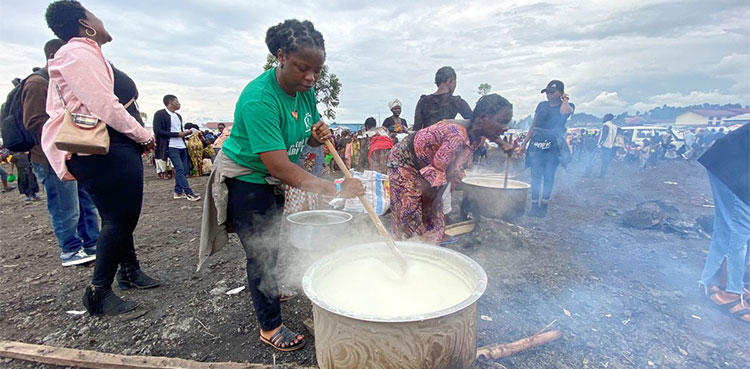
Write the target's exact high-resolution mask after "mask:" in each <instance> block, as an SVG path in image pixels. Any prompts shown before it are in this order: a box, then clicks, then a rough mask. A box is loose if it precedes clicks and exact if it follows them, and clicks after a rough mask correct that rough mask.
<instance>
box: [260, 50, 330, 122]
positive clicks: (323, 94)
mask: <svg viewBox="0 0 750 369" xmlns="http://www.w3.org/2000/svg"><path fill="white" fill-rule="evenodd" d="M278 65H279V61H278V60H276V57H275V56H273V55H271V54H268V55H266V64H264V65H263V70H264V71H265V70H269V69H271V68H275V67H276V66H278ZM341 86H342V84H341V80H339V77H338V76H336V74H334V73H329V72H328V66H327V65H324V66H323V70H322V71H321V72H320V77H319V78H318V81H317V82H315V87H314V88H315V99H316V100H317V102H318V104H323V105H325V110H323V111H322V112H321V114H322V115H323V116H325V117H326V118H328V119H331V120H333V119H336V108H337V107H338V106H339V93H340V92H341Z"/></svg>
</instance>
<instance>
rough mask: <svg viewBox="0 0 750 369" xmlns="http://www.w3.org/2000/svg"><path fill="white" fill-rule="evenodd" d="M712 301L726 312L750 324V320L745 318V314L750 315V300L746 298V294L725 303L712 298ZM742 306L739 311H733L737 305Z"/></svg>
mask: <svg viewBox="0 0 750 369" xmlns="http://www.w3.org/2000/svg"><path fill="white" fill-rule="evenodd" d="M711 302H713V303H714V306H715V307H717V308H718V309H720V310H721V311H722V312H724V313H725V314H727V315H729V316H731V317H733V318H735V319H737V320H739V321H741V322H745V323H748V324H750V320H746V319H743V318H742V317H744V316H750V302H748V301H746V300H745V296H743V295H740V298H738V299H737V300H734V301H731V302H727V303H724V304H720V303H719V302H718V301H716V300H714V299H713V298H711ZM738 305H739V306H740V308H741V309H739V310H737V311H732V309H734V308H735V307H737V306H738Z"/></svg>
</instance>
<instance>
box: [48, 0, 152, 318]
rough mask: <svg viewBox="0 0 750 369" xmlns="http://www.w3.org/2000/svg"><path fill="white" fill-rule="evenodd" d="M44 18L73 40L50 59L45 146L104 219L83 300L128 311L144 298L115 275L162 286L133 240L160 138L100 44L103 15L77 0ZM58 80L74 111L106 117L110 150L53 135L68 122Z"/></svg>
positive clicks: (91, 306) (94, 309)
mask: <svg viewBox="0 0 750 369" xmlns="http://www.w3.org/2000/svg"><path fill="white" fill-rule="evenodd" d="M45 16H46V19H47V25H48V26H49V28H50V29H52V32H54V33H55V35H57V37H59V38H60V39H62V40H63V41H65V42H67V43H66V44H65V45H64V46H63V47H62V48H60V50H58V51H57V53H56V54H55V58H54V59H52V60H51V61H50V62H49V75H50V87H49V91H48V93H47V113H48V114H49V116H50V119H49V120H48V121H47V123H45V125H44V129H43V131H42V148H43V149H44V152H45V154H46V155H47V157H48V158H49V161H50V164H51V165H52V168H54V170H55V172H56V173H57V175H58V176H59V177H60V178H62V179H63V180H66V179H67V180H73V179H76V180H78V183H79V185H82V186H83V187H84V188H85V189H86V191H87V192H88V193H89V194H90V195H91V198H92V199H93V201H94V204H95V205H96V207H97V209H98V210H99V215H100V216H101V218H102V229H101V233H100V234H99V240H98V242H97V244H96V265H95V267H94V275H93V278H92V281H91V285H90V286H88V287H87V288H86V291H85V293H84V296H83V305H84V306H85V307H86V310H88V312H89V313H90V314H92V315H100V314H104V315H116V314H121V313H125V312H128V311H131V310H133V309H135V308H136V307H137V306H138V304H137V303H134V302H131V301H125V300H122V299H121V298H119V297H117V296H116V295H115V294H114V293H113V292H112V282H113V281H114V279H115V274H117V282H118V285H119V287H120V289H128V288H131V287H135V288H151V287H156V286H158V285H159V281H157V280H155V279H153V278H151V277H149V276H147V275H146V274H145V273H143V271H141V269H140V266H139V263H138V259H137V258H136V255H135V247H134V244H133V231H134V230H135V227H136V225H137V224H138V218H139V217H140V214H141V203H142V200H143V163H142V161H141V153H142V152H143V150H146V149H150V148H152V147H153V146H154V138H153V135H152V133H151V131H150V130H148V129H146V128H144V127H143V122H142V121H141V118H140V113H139V112H138V108H137V105H136V104H134V101H135V99H137V98H138V90H137V89H136V86H135V83H134V82H133V80H132V79H130V77H128V76H127V75H126V74H125V73H122V72H121V71H119V70H117V69H115V68H114V67H113V66H111V65H110V64H109V62H108V61H107V60H106V59H105V58H104V55H103V54H102V50H101V45H103V44H105V43H107V42H109V41H112V36H110V35H109V33H108V32H107V30H106V29H105V28H104V24H103V23H102V21H101V20H99V18H97V17H96V16H95V15H94V14H92V13H91V12H89V11H88V10H86V9H85V8H84V7H83V6H82V5H81V4H80V3H79V2H78V1H71V0H60V1H56V2H54V3H52V4H50V5H49V6H48V7H47V12H46V15H45ZM56 85H57V86H59V88H60V90H61V92H62V98H63V99H64V100H65V104H66V105H67V107H68V110H69V111H70V112H71V113H74V114H75V113H77V114H85V115H90V116H94V117H96V118H99V119H100V120H101V121H103V122H106V124H107V132H108V133H109V138H110V147H109V153H108V154H106V155H82V154H75V153H69V152H65V151H61V150H58V149H57V147H56V146H55V144H54V140H55V136H56V134H57V132H58V131H59V130H60V127H61V125H62V122H63V105H62V102H61V101H60V97H59V95H58V93H57V89H56ZM118 266H119V272H118Z"/></svg>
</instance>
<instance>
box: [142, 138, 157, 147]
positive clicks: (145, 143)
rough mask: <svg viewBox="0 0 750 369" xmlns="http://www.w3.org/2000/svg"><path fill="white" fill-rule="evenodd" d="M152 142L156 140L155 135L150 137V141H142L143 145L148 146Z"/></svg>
mask: <svg viewBox="0 0 750 369" xmlns="http://www.w3.org/2000/svg"><path fill="white" fill-rule="evenodd" d="M152 142H154V138H153V137H151V138H149V139H148V141H146V142H141V146H148V145H150V144H151V143H152Z"/></svg>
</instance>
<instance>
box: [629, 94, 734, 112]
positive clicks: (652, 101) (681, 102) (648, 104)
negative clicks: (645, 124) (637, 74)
mask: <svg viewBox="0 0 750 369" xmlns="http://www.w3.org/2000/svg"><path fill="white" fill-rule="evenodd" d="M738 102H740V103H741V102H742V98H741V97H740V96H737V95H731V94H725V93H722V92H720V91H718V90H714V91H690V92H689V93H687V94H681V93H679V92H670V93H666V94H660V95H656V96H653V97H651V98H649V99H648V101H645V102H637V103H635V104H633V106H632V108H633V111H636V110H639V111H641V112H645V111H648V110H650V109H653V108H656V107H659V106H663V105H669V106H688V105H698V104H703V103H709V104H727V103H738Z"/></svg>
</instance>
